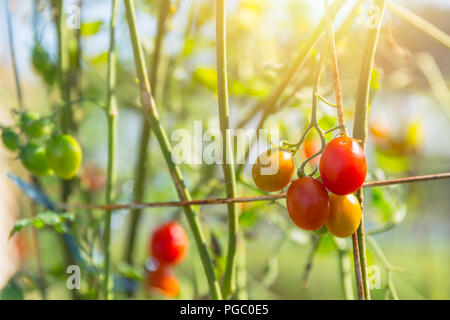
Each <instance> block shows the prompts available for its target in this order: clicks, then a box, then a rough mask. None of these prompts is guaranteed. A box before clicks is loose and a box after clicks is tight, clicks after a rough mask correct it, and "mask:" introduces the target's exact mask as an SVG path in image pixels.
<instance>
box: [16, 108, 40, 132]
mask: <svg viewBox="0 0 450 320" xmlns="http://www.w3.org/2000/svg"><path fill="white" fill-rule="evenodd" d="M36 120H37V116H36V115H35V114H32V113H28V112H25V113H22V114H21V115H20V118H19V127H20V128H21V129H22V130H25V129H26V128H27V127H28V126H29V125H30V124H31V122H33V121H36Z"/></svg>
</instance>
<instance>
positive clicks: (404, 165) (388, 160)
mask: <svg viewBox="0 0 450 320" xmlns="http://www.w3.org/2000/svg"><path fill="white" fill-rule="evenodd" d="M376 157H377V160H378V164H379V166H380V167H381V168H382V169H383V170H386V171H389V172H391V173H402V172H405V171H407V170H408V169H409V167H410V161H409V160H408V158H407V157H404V156H396V155H391V154H386V153H384V152H382V151H380V150H376Z"/></svg>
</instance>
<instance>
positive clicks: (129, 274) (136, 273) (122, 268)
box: [117, 262, 144, 281]
mask: <svg viewBox="0 0 450 320" xmlns="http://www.w3.org/2000/svg"><path fill="white" fill-rule="evenodd" d="M117 273H118V274H119V275H121V276H123V277H125V278H128V279H134V280H138V281H142V280H143V279H144V273H143V272H142V268H137V267H135V266H132V265H130V264H128V263H125V262H120V263H118V264H117Z"/></svg>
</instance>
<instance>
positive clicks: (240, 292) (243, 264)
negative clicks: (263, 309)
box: [236, 235, 248, 300]
mask: <svg viewBox="0 0 450 320" xmlns="http://www.w3.org/2000/svg"><path fill="white" fill-rule="evenodd" d="M243 238H244V235H242V238H241V241H239V243H238V249H237V250H238V258H237V266H236V298H237V299H238V300H248V291H247V244H246V243H245V240H244V239H243Z"/></svg>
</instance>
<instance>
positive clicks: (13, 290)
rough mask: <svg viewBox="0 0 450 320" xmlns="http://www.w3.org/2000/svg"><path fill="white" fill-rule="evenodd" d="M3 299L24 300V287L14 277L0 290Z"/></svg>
mask: <svg viewBox="0 0 450 320" xmlns="http://www.w3.org/2000/svg"><path fill="white" fill-rule="evenodd" d="M0 299H1V300H23V299H24V294H23V290H22V288H21V287H20V286H19V285H18V284H17V283H16V281H15V280H14V279H13V280H11V281H10V282H9V283H8V284H7V285H6V286H5V287H4V288H3V290H1V291H0Z"/></svg>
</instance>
